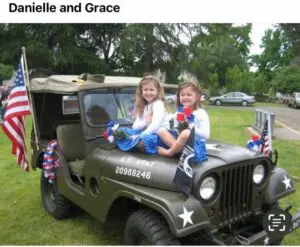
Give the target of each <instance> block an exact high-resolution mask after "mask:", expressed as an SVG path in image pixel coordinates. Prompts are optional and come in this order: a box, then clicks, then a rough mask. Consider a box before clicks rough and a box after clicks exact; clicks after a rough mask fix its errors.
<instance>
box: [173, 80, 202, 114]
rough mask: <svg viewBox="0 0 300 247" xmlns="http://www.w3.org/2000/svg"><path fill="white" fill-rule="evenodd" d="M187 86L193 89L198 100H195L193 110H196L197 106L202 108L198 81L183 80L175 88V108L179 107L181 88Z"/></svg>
mask: <svg viewBox="0 0 300 247" xmlns="http://www.w3.org/2000/svg"><path fill="white" fill-rule="evenodd" d="M187 87H191V88H192V89H193V91H194V92H195V93H196V94H197V96H198V100H197V101H196V104H195V106H194V109H193V110H197V109H198V108H203V104H202V102H201V96H202V89H201V88H200V86H199V83H198V82H196V81H184V82H182V83H180V84H179V87H178V89H177V93H176V96H177V99H176V108H178V107H179V105H180V92H181V90H182V89H184V88H187Z"/></svg>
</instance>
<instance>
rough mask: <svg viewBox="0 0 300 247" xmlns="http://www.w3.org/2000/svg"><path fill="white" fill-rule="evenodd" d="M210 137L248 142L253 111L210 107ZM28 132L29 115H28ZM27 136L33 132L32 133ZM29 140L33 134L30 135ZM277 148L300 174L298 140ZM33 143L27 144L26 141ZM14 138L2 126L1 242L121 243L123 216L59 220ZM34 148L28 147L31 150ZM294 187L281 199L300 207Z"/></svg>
mask: <svg viewBox="0 0 300 247" xmlns="http://www.w3.org/2000/svg"><path fill="white" fill-rule="evenodd" d="M207 111H208V113H209V116H210V121H211V138H212V139H215V140H222V141H225V142H228V143H232V144H238V145H242V146H245V144H246V142H247V140H249V139H250V134H249V133H248V132H247V130H246V127H247V126H249V125H251V123H252V122H253V113H252V112H248V111H238V110H234V109H225V108H218V107H210V108H209V109H208V110H207ZM27 126H28V128H27V132H28V133H29V129H30V118H28V119H27ZM28 136H29V135H28ZM27 143H28V144H29V140H27ZM273 146H274V148H275V149H277V150H278V151H279V166H281V167H283V168H284V169H286V170H287V171H288V172H289V173H290V174H292V175H296V176H297V175H299V174H300V172H299V171H300V152H299V149H300V141H278V140H274V141H273ZM28 147H29V146H28ZM10 150H11V144H10V141H9V140H8V139H7V137H6V136H5V135H4V134H3V133H2V131H0V181H1V193H0V243H1V244H3V245H117V244H122V238H123V228H124V221H123V220H119V221H115V222H110V223H108V224H104V225H103V224H101V223H99V222H98V221H96V220H95V219H94V218H93V217H91V216H89V215H88V214H86V213H84V212H79V213H77V214H76V215H75V217H74V218H71V219H67V220H63V221H58V220H55V219H54V218H52V217H51V216H50V215H49V214H48V213H47V212H46V211H45V210H44V208H43V205H42V202H41V198H40V189H39V178H40V171H31V172H29V173H26V172H23V171H22V170H21V169H20V168H19V167H18V166H17V165H16V162H15V156H13V155H11V154H10ZM28 153H30V152H28ZM296 189H297V191H296V193H294V194H293V195H290V196H289V197H288V198H285V199H283V200H282V202H281V205H282V206H285V205H287V204H289V203H291V204H293V209H292V211H293V212H295V211H300V200H299V199H300V184H299V182H298V183H297V184H296ZM283 243H284V244H285V245H295V244H299V243H300V231H299V230H297V231H295V232H293V233H292V234H290V235H289V236H287V237H286V238H285V240H284V242H283Z"/></svg>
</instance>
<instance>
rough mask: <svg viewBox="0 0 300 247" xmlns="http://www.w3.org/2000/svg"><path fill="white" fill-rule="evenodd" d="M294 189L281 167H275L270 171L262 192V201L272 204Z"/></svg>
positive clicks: (289, 178)
mask: <svg viewBox="0 0 300 247" xmlns="http://www.w3.org/2000/svg"><path fill="white" fill-rule="evenodd" d="M294 191H295V188H294V186H293V182H292V178H291V177H290V176H289V174H288V173H287V172H286V171H285V170H284V169H282V168H276V169H274V170H273V171H272V173H271V176H270V178H269V181H268V182H267V185H266V187H265V190H264V192H263V203H265V204H272V203H274V202H276V201H277V200H279V199H280V198H282V197H285V196H287V195H289V194H290V193H292V192H294Z"/></svg>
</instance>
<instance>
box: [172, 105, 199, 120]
mask: <svg viewBox="0 0 300 247" xmlns="http://www.w3.org/2000/svg"><path fill="white" fill-rule="evenodd" d="M176 114H177V117H176V119H177V121H178V122H184V121H186V120H187V121H188V122H189V123H192V122H194V119H195V115H194V114H193V109H192V108H191V107H184V106H183V105H182V104H180V105H179V106H178V108H177V113H176Z"/></svg>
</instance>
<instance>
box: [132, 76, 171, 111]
mask: <svg viewBox="0 0 300 247" xmlns="http://www.w3.org/2000/svg"><path fill="white" fill-rule="evenodd" d="M147 83H153V85H155V87H156V89H157V95H156V98H155V100H157V99H159V100H161V101H162V102H163V103H164V106H165V109H167V100H166V98H165V91H164V88H163V86H162V85H161V83H160V81H159V80H158V79H157V78H156V77H154V76H153V75H147V76H144V78H143V79H142V80H141V81H140V83H139V86H138V88H137V89H136V93H135V114H136V115H138V116H139V117H141V116H142V115H143V113H144V108H145V105H146V103H147V102H146V100H145V99H144V98H143V95H142V92H143V86H144V85H146V84H147Z"/></svg>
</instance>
